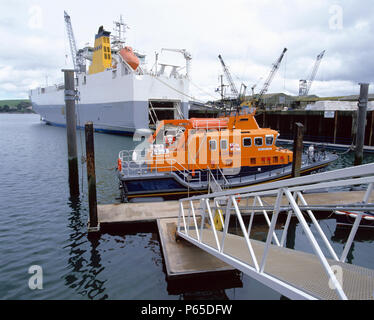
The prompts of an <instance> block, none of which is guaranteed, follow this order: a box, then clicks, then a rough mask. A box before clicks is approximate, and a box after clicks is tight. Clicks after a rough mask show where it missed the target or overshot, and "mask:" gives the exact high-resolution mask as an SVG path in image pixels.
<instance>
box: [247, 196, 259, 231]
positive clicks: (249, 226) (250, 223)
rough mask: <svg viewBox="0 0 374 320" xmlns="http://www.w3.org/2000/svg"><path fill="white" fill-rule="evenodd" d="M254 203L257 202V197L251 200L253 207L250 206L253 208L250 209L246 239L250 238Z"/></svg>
mask: <svg viewBox="0 0 374 320" xmlns="http://www.w3.org/2000/svg"><path fill="white" fill-rule="evenodd" d="M256 202H257V197H254V198H253V206H252V207H253V208H252V213H251V218H250V219H249V223H248V230H247V234H248V237H250V236H251V229H252V223H253V218H254V216H255V209H254V207H255V206H256ZM247 204H248V201H247Z"/></svg>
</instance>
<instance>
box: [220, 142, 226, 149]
mask: <svg viewBox="0 0 374 320" xmlns="http://www.w3.org/2000/svg"><path fill="white" fill-rule="evenodd" d="M221 150H227V140H221Z"/></svg>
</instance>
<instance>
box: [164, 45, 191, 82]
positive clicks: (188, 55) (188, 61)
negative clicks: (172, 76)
mask: <svg viewBox="0 0 374 320" xmlns="http://www.w3.org/2000/svg"><path fill="white" fill-rule="evenodd" d="M162 51H173V52H179V53H181V54H182V55H183V57H184V58H185V59H186V76H187V77H189V75H190V69H191V60H192V55H191V53H189V52H188V51H187V50H186V49H166V48H162V49H161V52H162Z"/></svg>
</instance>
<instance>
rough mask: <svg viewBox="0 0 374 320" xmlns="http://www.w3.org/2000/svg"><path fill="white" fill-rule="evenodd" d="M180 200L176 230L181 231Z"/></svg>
mask: <svg viewBox="0 0 374 320" xmlns="http://www.w3.org/2000/svg"><path fill="white" fill-rule="evenodd" d="M180 203H181V201H179V213H178V222H177V231H178V232H180V231H181V217H182V210H181V206H180Z"/></svg>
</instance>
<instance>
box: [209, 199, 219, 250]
mask: <svg viewBox="0 0 374 320" xmlns="http://www.w3.org/2000/svg"><path fill="white" fill-rule="evenodd" d="M205 206H206V208H207V210H208V215H209V220H210V224H211V227H212V229H213V234H214V239H215V240H216V244H217V250H218V251H221V249H220V245H219V241H218V236H217V230H216V226H215V225H214V219H213V215H212V211H211V210H210V204H209V198H208V199H205Z"/></svg>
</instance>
